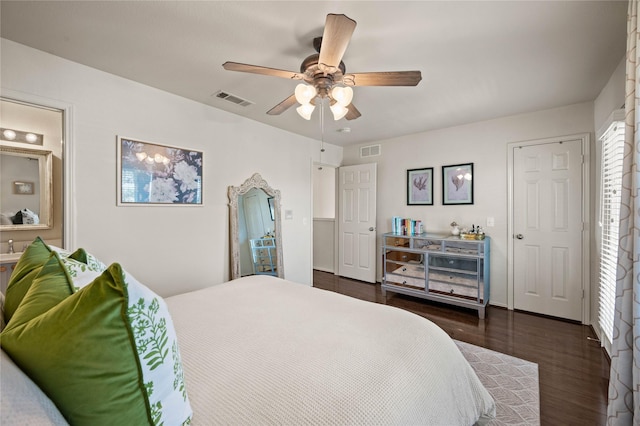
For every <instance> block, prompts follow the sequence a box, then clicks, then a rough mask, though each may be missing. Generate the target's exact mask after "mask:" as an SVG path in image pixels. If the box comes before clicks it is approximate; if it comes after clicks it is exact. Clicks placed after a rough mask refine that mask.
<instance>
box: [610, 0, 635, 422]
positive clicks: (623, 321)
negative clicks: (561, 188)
mask: <svg viewBox="0 0 640 426" xmlns="http://www.w3.org/2000/svg"><path fill="white" fill-rule="evenodd" d="M638 2H639V0H631V1H630V2H629V15H628V18H627V19H628V21H627V80H626V89H625V90H626V98H625V113H626V114H625V124H626V126H625V147H624V162H623V172H622V173H623V176H622V205H621V209H620V237H619V238H620V243H619V247H618V271H617V281H616V304H615V306H616V307H615V318H614V330H613V343H612V353H611V372H610V376H609V406H608V409H607V424H608V425H637V424H640V232H639V226H640V193H639V192H638V191H639V190H640V173H639V172H638V164H639V160H640V152H639V150H638V149H639V144H638V141H639V138H640V134H639V130H640V129H639V128H638V123H639V116H638V112H639V111H640V108H639V99H638V93H639V92H640V91H637V90H636V88H637V87H638V83H639V82H638V80H637V79H638V76H640V73H639V72H638V71H639V70H638V64H639V61H638V53H637V51H636V45H637V44H638V26H637V12H638Z"/></svg>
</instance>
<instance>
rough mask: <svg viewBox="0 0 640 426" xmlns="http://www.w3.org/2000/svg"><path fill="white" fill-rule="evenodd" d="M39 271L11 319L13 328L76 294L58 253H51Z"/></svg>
mask: <svg viewBox="0 0 640 426" xmlns="http://www.w3.org/2000/svg"><path fill="white" fill-rule="evenodd" d="M39 271H40V272H39V273H38V275H36V277H35V278H34V279H33V282H32V283H31V287H30V288H29V290H28V291H27V294H26V295H25V296H24V298H23V299H22V302H21V303H20V306H18V309H17V310H16V311H15V313H14V314H13V317H12V318H11V327H16V326H18V325H20V324H24V323H26V322H28V321H30V320H31V319H33V318H35V317H37V316H38V315H40V314H43V313H45V312H47V311H48V310H49V309H51V308H53V307H54V306H56V305H57V304H58V303H60V302H61V301H63V300H64V299H66V298H67V297H69V296H71V295H72V294H73V293H75V288H74V286H73V282H72V280H71V277H70V276H69V273H68V272H67V270H66V268H65V267H64V264H63V261H62V260H61V258H60V255H59V254H58V253H56V252H51V254H50V255H49V260H47V261H46V262H45V263H44V265H43V266H42V267H41V268H39Z"/></svg>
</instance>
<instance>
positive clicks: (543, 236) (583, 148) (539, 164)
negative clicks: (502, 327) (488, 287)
mask: <svg viewBox="0 0 640 426" xmlns="http://www.w3.org/2000/svg"><path fill="white" fill-rule="evenodd" d="M508 149H509V164H508V171H509V178H508V179H509V180H508V184H509V203H508V205H509V226H508V236H509V238H508V253H509V261H508V269H509V271H508V293H509V297H508V307H509V308H510V309H519V310H524V311H529V312H534V313H539V314H544V315H549V316H553V317H559V318H564V319H569V320H574V321H580V322H582V323H587V322H588V319H589V299H590V297H589V293H590V292H589V289H590V275H589V167H588V165H589V160H588V157H589V156H588V153H589V135H588V134H583V135H574V136H568V137H559V138H550V139H542V140H535V141H527V142H520V143H517V142H516V143H511V144H509V148H508Z"/></svg>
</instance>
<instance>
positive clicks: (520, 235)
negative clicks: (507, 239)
mask: <svg viewBox="0 0 640 426" xmlns="http://www.w3.org/2000/svg"><path fill="white" fill-rule="evenodd" d="M516 238H517V239H519V240H522V239H523V238H524V235H522V234H518V235H516Z"/></svg>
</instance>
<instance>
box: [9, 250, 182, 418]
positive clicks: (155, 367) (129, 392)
mask: <svg viewBox="0 0 640 426" xmlns="http://www.w3.org/2000/svg"><path fill="white" fill-rule="evenodd" d="M63 264H64V258H61V257H60V256H56V255H54V256H52V257H51V258H50V259H49V261H48V262H47V263H46V266H45V267H44V268H43V269H42V274H40V275H38V277H37V278H36V280H35V284H34V285H33V286H32V288H30V289H29V292H28V294H27V296H25V300H26V302H28V301H29V300H30V299H32V300H38V299H39V298H40V297H45V295H47V292H49V294H50V292H51V291H52V290H53V287H52V285H55V286H56V289H59V290H56V296H55V297H63V299H62V300H61V301H60V302H58V303H57V304H55V305H54V306H53V307H51V308H49V309H48V310H46V311H45V312H43V313H40V314H37V312H36V315H37V316H33V315H31V314H30V312H25V315H23V314H22V313H21V312H20V310H21V309H25V310H26V309H29V310H31V311H33V310H34V309H36V310H40V311H41V312H42V310H43V309H42V307H39V306H42V305H39V306H33V304H30V303H26V302H25V303H24V304H21V305H20V306H19V307H18V310H17V311H16V314H15V315H16V321H14V322H13V323H11V322H9V323H8V324H7V327H6V328H5V330H3V331H2V333H0V341H1V343H2V347H3V349H4V350H5V351H6V352H7V353H8V354H9V355H10V356H11V358H12V359H13V360H14V361H15V362H16V364H18V365H19V366H20V368H21V369H22V370H23V371H25V372H26V373H27V374H28V375H29V376H30V377H31V379H32V380H33V381H35V382H36V383H37V384H38V385H39V386H40V388H41V389H42V390H44V392H45V393H46V394H47V395H48V396H49V397H50V398H51V399H52V400H53V401H54V403H55V404H56V406H58V408H59V409H60V411H61V412H62V414H63V415H64V417H65V418H66V419H67V421H69V423H71V424H91V425H112V424H136V425H140V424H153V425H160V424H164V425H182V424H188V423H189V422H190V420H191V416H192V410H191V406H190V404H189V399H188V396H187V392H186V388H185V383H184V375H183V370H182V363H181V360H180V352H179V348H178V342H177V338H176V333H175V329H174V328H173V322H172V320H171V316H170V314H169V311H168V309H167V306H166V304H165V302H164V300H163V299H162V298H161V297H159V296H158V295H156V294H155V293H153V292H152V291H151V290H150V289H148V288H147V287H146V286H144V285H142V284H141V283H139V282H138V281H137V280H136V279H135V278H134V277H132V276H131V275H129V274H128V273H126V272H125V271H124V270H123V269H122V268H121V267H120V265H118V264H117V263H114V264H112V265H111V266H109V267H108V268H107V269H106V270H105V271H104V272H103V273H102V274H100V275H99V276H98V277H97V278H96V279H95V280H93V281H92V282H91V283H89V284H88V285H86V286H84V287H83V288H81V289H80V290H79V291H77V292H75V293H73V294H71V295H69V296H68V297H66V298H64V292H65V291H70V290H65V288H69V289H70V288H71V286H72V285H75V284H72V283H70V282H69V280H70V277H69V275H70V274H69V273H68V269H67V267H66V266H63ZM40 284H42V285H40ZM67 285H68V286H69V287H66V286H67ZM23 305H24V306H23ZM44 309H46V308H44ZM123 314H124V315H123ZM21 319H24V321H23V320H21Z"/></svg>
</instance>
